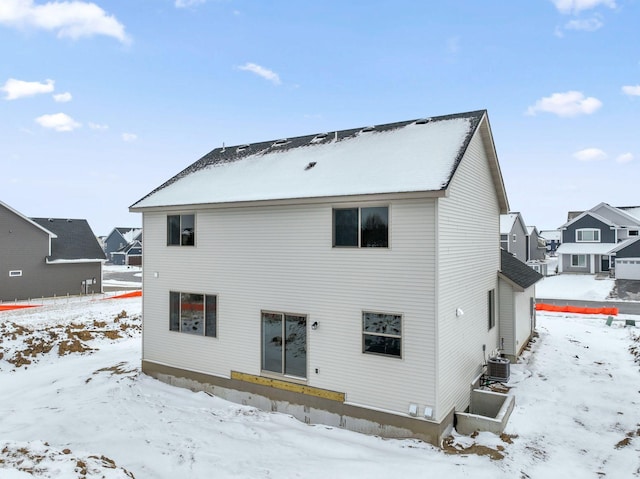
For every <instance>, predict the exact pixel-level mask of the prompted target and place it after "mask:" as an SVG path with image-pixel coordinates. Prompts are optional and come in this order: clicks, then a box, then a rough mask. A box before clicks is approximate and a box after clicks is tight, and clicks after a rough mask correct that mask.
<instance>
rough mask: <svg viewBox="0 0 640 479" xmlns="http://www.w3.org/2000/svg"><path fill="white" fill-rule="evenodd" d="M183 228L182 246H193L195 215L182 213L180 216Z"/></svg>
mask: <svg viewBox="0 0 640 479" xmlns="http://www.w3.org/2000/svg"><path fill="white" fill-rule="evenodd" d="M180 219H181V225H180V227H181V228H182V243H181V244H182V246H193V245H194V244H195V232H196V230H195V224H196V223H195V216H194V215H182V216H181V217H180Z"/></svg>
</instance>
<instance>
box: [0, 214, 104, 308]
mask: <svg viewBox="0 0 640 479" xmlns="http://www.w3.org/2000/svg"><path fill="white" fill-rule="evenodd" d="M104 260H105V256H104V252H103V251H102V248H101V247H100V244H99V243H98V240H97V239H96V237H95V235H94V234H93V231H91V228H90V226H89V224H88V223H87V221H86V220H83V219H54V218H27V217H26V216H24V215H23V214H21V213H19V212H18V211H16V210H14V209H13V208H11V207H10V206H8V205H6V204H5V203H2V202H0V301H13V300H16V299H17V300H21V299H29V298H40V297H52V296H63V295H67V294H69V295H79V294H89V293H100V292H102V264H103V263H104Z"/></svg>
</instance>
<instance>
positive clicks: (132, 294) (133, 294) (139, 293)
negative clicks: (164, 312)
mask: <svg viewBox="0 0 640 479" xmlns="http://www.w3.org/2000/svg"><path fill="white" fill-rule="evenodd" d="M140 296H142V291H132V292H130V293H124V294H119V295H117V296H111V297H110V298H104V299H124V298H138V297H140Z"/></svg>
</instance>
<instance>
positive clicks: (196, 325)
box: [169, 291, 217, 338]
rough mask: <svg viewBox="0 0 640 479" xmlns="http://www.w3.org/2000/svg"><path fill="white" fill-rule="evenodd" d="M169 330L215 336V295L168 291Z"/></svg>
mask: <svg viewBox="0 0 640 479" xmlns="http://www.w3.org/2000/svg"><path fill="white" fill-rule="evenodd" d="M169 330H171V331H178V332H181V333H187V334H195V335H198V336H209V337H213V338H215V337H216V336H217V297H216V296H215V295H211V294H201V293H181V292H177V291H170V292H169Z"/></svg>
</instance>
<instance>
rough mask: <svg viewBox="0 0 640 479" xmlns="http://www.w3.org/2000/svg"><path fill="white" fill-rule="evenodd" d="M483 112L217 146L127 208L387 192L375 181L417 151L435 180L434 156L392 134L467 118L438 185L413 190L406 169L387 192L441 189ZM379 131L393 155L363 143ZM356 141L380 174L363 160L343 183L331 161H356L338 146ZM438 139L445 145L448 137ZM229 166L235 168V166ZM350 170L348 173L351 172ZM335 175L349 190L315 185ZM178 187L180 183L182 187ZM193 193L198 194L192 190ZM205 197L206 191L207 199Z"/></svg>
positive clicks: (397, 168)
mask: <svg viewBox="0 0 640 479" xmlns="http://www.w3.org/2000/svg"><path fill="white" fill-rule="evenodd" d="M485 115H486V111H485V110H479V111H473V112H467V113H459V114H453V115H444V116H438V117H431V118H427V119H422V120H410V121H403V122H396V123H388V124H383V125H376V126H373V127H367V128H354V129H349V130H341V131H332V132H330V133H323V134H320V135H317V134H314V135H306V136H300V137H296V138H287V139H282V140H275V141H274V140H271V141H263V142H259V143H252V144H247V145H239V146H227V147H222V148H216V149H214V150H212V151H211V152H210V153H208V154H206V155H205V156H203V157H202V158H200V159H199V160H198V161H196V162H195V163H193V164H192V165H190V166H189V167H187V168H185V169H184V170H183V171H181V172H180V173H178V174H177V175H175V176H174V177H172V178H170V179H169V180H168V181H166V182H165V183H164V184H162V185H161V186H159V187H158V188H156V189H154V190H153V191H152V192H151V193H149V194H147V195H146V196H144V197H143V198H142V199H140V200H139V201H137V202H136V203H135V204H133V205H132V208H140V207H149V206H159V205H161V206H166V205H170V204H172V205H175V204H198V203H212V202H231V201H255V200H261V199H284V198H289V197H291V198H299V197H302V196H304V197H315V196H332V195H350V194H366V193H386V192H388V191H382V190H381V189H379V188H380V181H382V182H383V183H385V185H387V186H389V185H390V183H389V178H388V173H389V171H388V170H391V171H396V172H397V171H402V168H403V164H404V163H403V159H404V158H406V157H408V156H411V155H413V156H416V155H420V154H422V155H421V156H420V158H421V159H422V161H423V162H422V165H421V166H422V170H421V171H422V173H423V176H426V177H433V178H436V174H435V173H433V171H434V170H435V168H434V165H431V163H434V162H435V161H439V160H438V159H437V158H435V156H436V155H434V154H431V155H429V154H428V153H429V152H426V153H425V151H423V150H422V149H418V150H415V151H414V150H412V151H411V154H410V155H408V154H407V148H411V146H408V145H407V144H406V143H405V144H403V143H400V142H399V140H396V142H395V143H394V142H393V141H394V138H398V139H401V138H404V136H401V135H400V134H399V133H398V132H402V131H407V132H408V131H418V130H416V129H415V128H414V127H413V125H426V128H424V129H422V131H423V132H424V131H426V132H428V131H435V130H434V129H433V128H431V127H430V125H452V126H453V125H459V124H460V123H456V122H467V123H465V124H466V125H468V126H467V128H468V129H467V132H466V135H465V136H464V137H463V138H462V141H461V142H460V143H458V144H456V145H455V146H456V148H458V149H457V150H456V152H455V153H454V154H453V157H452V158H448V157H447V168H448V171H447V174H446V175H444V176H443V181H442V183H440V184H437V185H435V186H432V185H431V184H429V186H428V188H426V189H420V188H416V189H412V188H414V187H415V186H416V185H415V184H414V183H416V182H417V180H416V178H420V180H422V176H419V175H416V174H412V172H407V173H406V175H407V177H408V178H410V179H412V180H414V181H413V182H411V184H408V185H407V186H406V188H407V189H403V188H399V189H396V190H394V191H392V192H394V193H395V192H401V191H441V190H446V189H447V187H448V186H449V182H450V180H451V177H452V175H453V173H454V172H455V170H456V169H457V167H458V164H459V163H460V161H461V160H462V157H463V155H464V153H465V151H466V149H467V147H468V144H469V142H470V141H471V137H472V136H473V134H474V132H475V131H476V129H477V127H478V125H479V124H480V122H481V121H482V119H483V117H484V116H485ZM430 128H431V129H430ZM440 128H448V126H442V127H440ZM368 131H370V132H372V134H371V136H363V132H368ZM437 131H440V129H438V130H437ZM383 134H388V135H387V136H385V138H389V139H390V140H389V141H387V143H385V145H386V146H387V147H389V148H392V149H393V148H395V151H396V152H397V155H394V154H393V152H392V151H384V152H380V151H378V150H376V149H375V147H372V146H371V145H375V143H371V142H369V143H367V141H368V140H367V138H368V139H371V140H373V139H375V138H376V137H377V136H378V135H383ZM407 134H408V133H407ZM393 135H396V136H393ZM355 140H357V141H358V142H357V143H356V144H357V145H359V146H358V147H359V148H361V149H360V150H359V152H360V153H362V152H363V151H365V149H366V148H373V149H372V150H371V151H369V150H366V153H367V155H366V156H367V160H366V161H367V162H368V164H369V165H377V166H378V168H379V169H380V174H379V175H378V176H375V174H374V173H371V171H373V170H374V169H373V168H368V170H371V171H365V170H367V168H366V163H365V166H363V167H362V170H359V171H358V175H359V176H358V177H357V178H353V181H347V179H350V177H349V178H347V179H345V178H346V174H344V175H341V168H342V169H344V166H343V167H340V166H339V165H338V163H336V161H338V162H340V161H344V163H343V165H345V166H346V165H347V163H350V164H355V163H354V162H355V161H356V158H355V157H354V155H353V150H348V151H349V154H344V151H343V150H345V149H346V148H347V147H346V146H343V147H342V149H340V148H341V147H340V146H339V145H347V144H353V142H354V141H355ZM443 141H444V142H445V143H446V142H447V141H449V140H443ZM446 144H447V146H451V144H452V143H451V142H450V143H446ZM390 145H393V146H390ZM336 150H337V151H340V152H342V153H343V155H342V156H339V155H338V156H336V155H334V156H331V155H329V154H328V153H327V156H331V158H332V159H333V160H335V161H334V162H331V161H330V160H329V158H327V157H326V156H322V155H323V154H325V153H324V152H335V151H336ZM298 152H305V153H304V155H301V158H297V157H296V158H297V159H298V160H300V161H301V162H303V163H304V164H303V165H302V166H305V165H307V163H308V166H307V168H301V167H300V165H297V164H295V165H294V164H293V163H295V161H293V160H291V158H292V157H293V156H294V155H295V154H296V153H298ZM314 154H315V155H316V156H319V157H320V159H317V163H318V166H315V165H316V157H315V156H313V155H314ZM299 156H300V155H299ZM394 156H395V157H394ZM307 157H310V158H311V159H305V158H307ZM284 158H287V160H286V161H289V163H286V162H285V161H284V160H283V159H284ZM278 159H280V161H281V163H278V161H279V160H278ZM243 160H246V161H243ZM441 163H442V161H441ZM238 164H241V165H242V166H238ZM256 165H261V166H256ZM380 165H384V167H383V168H380ZM294 166H295V168H294V170H295V173H292V171H293V170H292V168H291V167H294ZM314 166H315V168H314ZM221 167H224V168H221ZM231 167H235V169H234V168H231ZM278 168H282V170H278ZM303 169H306V170H309V173H306V174H302V173H300V172H301V171H302V170H303ZM276 170H277V171H276ZM298 170H300V171H298ZM207 171H210V172H212V173H214V174H213V175H211V176H207V177H206V178H204V176H203V175H205V174H208V173H207ZM229 172H232V173H229ZM280 172H282V175H283V176H284V175H289V174H291V175H294V177H292V178H289V177H287V178H286V179H285V180H283V184H286V185H287V187H286V188H284V187H282V184H280V183H279V182H278V181H276V180H274V176H276V175H278V174H279V173H280ZM425 172H426V173H425ZM227 173H229V174H227ZM342 173H343V172H342ZM364 173H367V176H366V177H367V178H369V181H372V180H371V177H372V175H374V176H375V178H376V180H378V181H377V183H376V182H375V181H374V183H376V184H375V185H367V183H366V180H365V179H363V176H364ZM375 173H378V171H376V172H375ZM325 174H327V175H334V176H329V177H327V178H325V177H322V176H321V175H325ZM351 174H352V175H353V173H351ZM295 175H298V176H295ZM385 175H386V176H385ZM196 176H197V178H198V181H201V183H199V184H198V185H197V186H196V187H193V186H192V185H191V184H189V186H188V187H186V191H187V192H186V193H185V192H184V191H183V192H182V193H179V194H177V195H174V192H175V191H182V190H181V188H182V189H185V187H184V185H185V183H184V181H185V180H186V179H188V178H191V179H192V180H193V178H194V177H196ZM249 178H257V179H260V180H261V182H262V185H266V186H264V188H265V189H268V188H270V189H269V191H268V192H267V193H265V194H264V195H263V196H259V194H258V193H256V192H255V189H254V188H251V187H249V186H247V184H248V182H249V181H250V180H249ZM280 178H282V176H281V177H279V179H280ZM319 178H323V179H324V180H325V182H324V183H321V181H322V180H321V179H319ZM217 179H219V181H220V183H216V181H218V180H217ZM336 179H343V180H345V182H346V183H347V184H349V185H350V186H349V188H345V189H344V191H343V190H339V191H338V192H335V191H333V190H332V192H331V193H327V192H326V188H320V187H318V184H322V185H326V184H332V185H335V180H336ZM380 179H381V180H380ZM270 182H271V183H270ZM272 183H273V184H272ZM180 185H183V186H182V187H181V186H180ZM228 185H232V186H231V188H232V189H233V192H234V194H228V195H227V196H224V195H225V193H223V192H221V190H223V189H224V188H225V187H227V186H228ZM356 186H357V188H356ZM367 186H370V187H371V189H372V191H369V190H367V189H366V188H367ZM403 186H404V185H403ZM293 187H296V188H297V190H295V191H291V188H293ZM389 187H390V188H393V187H396V185H393V186H389ZM336 189H339V187H336ZM167 191H169V192H167ZM196 191H197V192H198V193H194V192H196ZM200 191H206V193H199V192H200ZM206 195H209V196H210V197H208V196H206ZM254 195H256V196H257V197H254ZM288 195H291V196H288ZM169 197H170V198H169ZM196 197H197V198H196Z"/></svg>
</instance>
